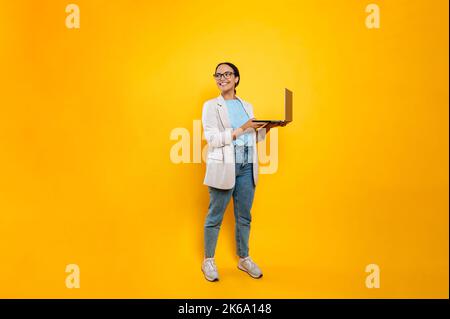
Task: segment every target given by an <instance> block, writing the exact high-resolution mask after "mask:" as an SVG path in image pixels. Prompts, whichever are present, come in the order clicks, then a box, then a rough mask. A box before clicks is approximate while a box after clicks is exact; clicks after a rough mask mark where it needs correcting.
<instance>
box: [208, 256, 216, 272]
mask: <svg viewBox="0 0 450 319" xmlns="http://www.w3.org/2000/svg"><path fill="white" fill-rule="evenodd" d="M206 267H207V268H209V270H211V271H212V270H215V269H216V264H215V263H214V259H208V260H206Z"/></svg>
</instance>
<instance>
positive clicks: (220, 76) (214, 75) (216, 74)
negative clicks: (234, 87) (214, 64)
mask: <svg viewBox="0 0 450 319" xmlns="http://www.w3.org/2000/svg"><path fill="white" fill-rule="evenodd" d="M232 74H234V72H229V71H227V72H225V73H223V74H222V73H214V74H213V77H214V79H216V81H218V80H220V79H221V78H222V76H224V77H225V79H227V80H228V79H229V78H231V75H232Z"/></svg>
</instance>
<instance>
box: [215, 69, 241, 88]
mask: <svg viewBox="0 0 450 319" xmlns="http://www.w3.org/2000/svg"><path fill="white" fill-rule="evenodd" d="M221 64H226V65H228V66H229V67H230V68H232V69H233V72H234V76H237V77H239V78H238V81H237V83H236V85H235V86H234V94H236V87H237V86H238V85H239V81H240V80H241V75H240V74H239V69H238V68H237V66H235V65H234V64H233V63H231V62H221V63H219V64H217V66H216V70H215V71H214V73H216V72H217V69H218V68H219V66H220V65H221Z"/></svg>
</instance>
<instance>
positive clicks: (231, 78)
mask: <svg viewBox="0 0 450 319" xmlns="http://www.w3.org/2000/svg"><path fill="white" fill-rule="evenodd" d="M216 75H217V76H216V77H215V80H216V85H217V87H218V88H219V90H220V91H221V92H222V93H225V92H228V91H230V90H231V91H233V92H234V87H235V86H236V83H237V82H238V80H239V77H236V76H235V75H234V72H233V69H232V68H231V67H230V66H229V65H227V64H221V65H219V67H218V68H217V71H216Z"/></svg>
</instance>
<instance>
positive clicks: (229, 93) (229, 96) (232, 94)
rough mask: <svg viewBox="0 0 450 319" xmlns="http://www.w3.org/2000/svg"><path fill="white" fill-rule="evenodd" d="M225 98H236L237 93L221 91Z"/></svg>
mask: <svg viewBox="0 0 450 319" xmlns="http://www.w3.org/2000/svg"><path fill="white" fill-rule="evenodd" d="M221 94H222V96H223V98H224V99H225V100H234V99H236V94H234V92H233V91H228V92H223V93H221Z"/></svg>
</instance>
